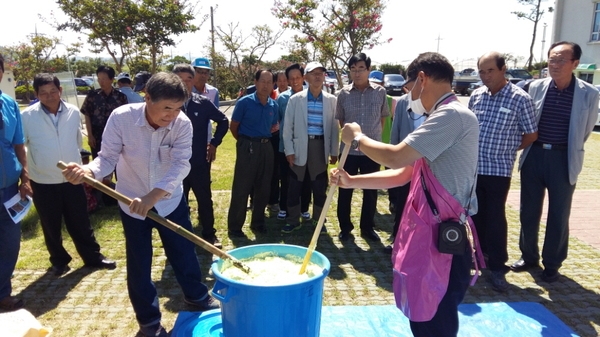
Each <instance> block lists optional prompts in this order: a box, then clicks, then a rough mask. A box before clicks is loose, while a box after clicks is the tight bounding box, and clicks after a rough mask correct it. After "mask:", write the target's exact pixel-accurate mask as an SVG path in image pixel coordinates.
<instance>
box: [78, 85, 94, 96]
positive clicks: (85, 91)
mask: <svg viewBox="0 0 600 337" xmlns="http://www.w3.org/2000/svg"><path fill="white" fill-rule="evenodd" d="M90 90H92V87H89V86H87V85H86V86H80V87H77V94H78V95H87V94H88V92H90Z"/></svg>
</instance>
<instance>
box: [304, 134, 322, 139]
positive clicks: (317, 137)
mask: <svg viewBox="0 0 600 337" xmlns="http://www.w3.org/2000/svg"><path fill="white" fill-rule="evenodd" d="M308 139H325V136H323V135H308Z"/></svg>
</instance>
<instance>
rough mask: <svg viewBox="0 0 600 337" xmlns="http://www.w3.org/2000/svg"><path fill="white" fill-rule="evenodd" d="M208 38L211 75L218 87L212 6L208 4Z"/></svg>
mask: <svg viewBox="0 0 600 337" xmlns="http://www.w3.org/2000/svg"><path fill="white" fill-rule="evenodd" d="M210 38H211V40H212V47H211V50H210V58H211V62H212V66H213V76H214V83H213V85H214V86H215V87H218V85H217V66H216V64H215V22H214V20H213V7H212V6H210Z"/></svg>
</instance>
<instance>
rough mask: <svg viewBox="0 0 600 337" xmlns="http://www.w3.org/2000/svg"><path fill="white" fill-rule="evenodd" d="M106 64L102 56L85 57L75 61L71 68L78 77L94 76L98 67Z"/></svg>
mask: <svg viewBox="0 0 600 337" xmlns="http://www.w3.org/2000/svg"><path fill="white" fill-rule="evenodd" d="M103 64H105V62H103V61H102V59H101V58H99V57H97V58H84V59H80V60H77V61H75V63H74V64H72V65H71V68H72V70H73V72H74V73H75V75H76V76H77V77H82V76H92V75H94V74H96V69H98V67H99V66H101V65H103Z"/></svg>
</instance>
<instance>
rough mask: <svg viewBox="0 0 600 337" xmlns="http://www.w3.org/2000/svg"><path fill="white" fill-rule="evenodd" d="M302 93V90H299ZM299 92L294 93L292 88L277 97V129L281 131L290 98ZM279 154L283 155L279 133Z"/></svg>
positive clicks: (281, 138) (280, 134) (281, 136)
mask: <svg viewBox="0 0 600 337" xmlns="http://www.w3.org/2000/svg"><path fill="white" fill-rule="evenodd" d="M300 91H302V90H300ZM300 91H297V92H294V91H293V90H292V88H289V89H288V90H286V91H284V92H282V93H281V94H279V96H278V97H277V105H279V116H278V118H279V129H280V130H283V121H284V119H285V109H287V105H288V102H289V100H290V97H292V96H293V95H295V94H297V93H299V92H300ZM279 152H281V153H283V132H280V133H279Z"/></svg>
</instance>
